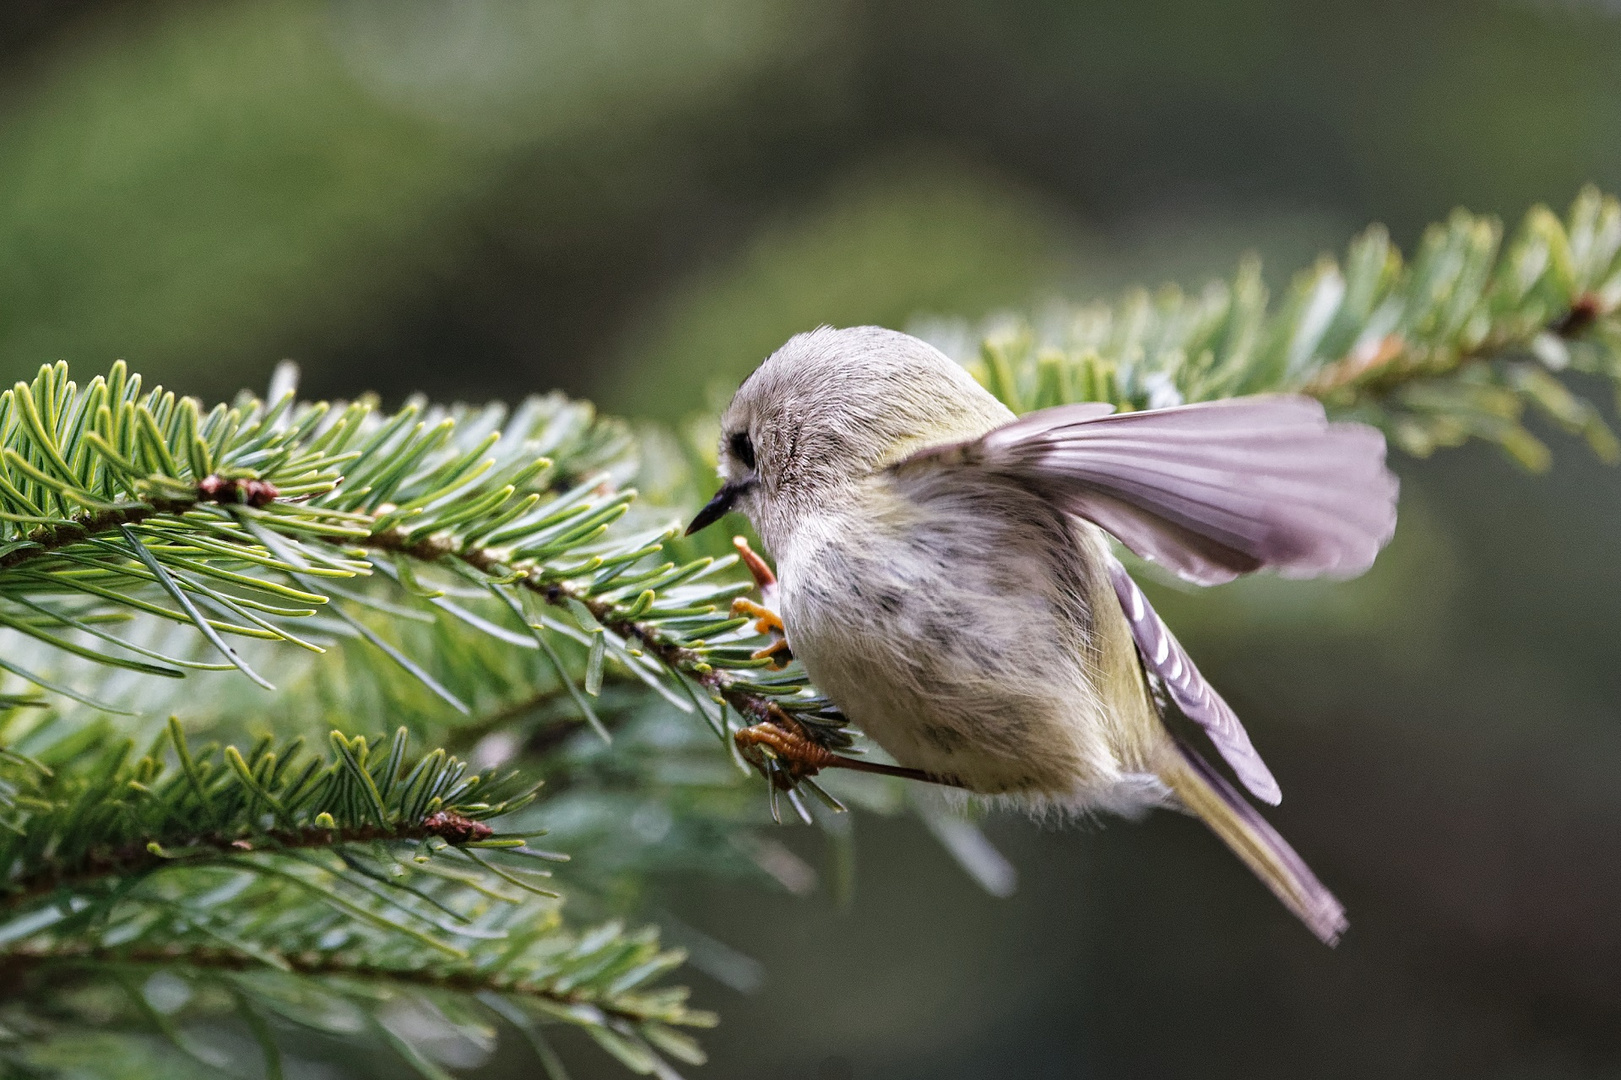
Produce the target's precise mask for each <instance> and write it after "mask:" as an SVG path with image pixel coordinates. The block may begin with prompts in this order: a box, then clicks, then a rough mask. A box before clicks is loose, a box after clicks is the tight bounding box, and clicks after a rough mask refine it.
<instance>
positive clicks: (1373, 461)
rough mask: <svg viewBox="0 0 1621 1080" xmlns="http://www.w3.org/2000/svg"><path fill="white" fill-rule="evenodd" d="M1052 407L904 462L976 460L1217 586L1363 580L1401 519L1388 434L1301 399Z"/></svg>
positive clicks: (1136, 549)
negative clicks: (1257, 577)
mask: <svg viewBox="0 0 1621 1080" xmlns="http://www.w3.org/2000/svg"><path fill="white" fill-rule="evenodd" d="M1106 408H1107V406H1099V405H1096V404H1085V405H1065V406H1059V407H1057V408H1052V409H1042V410H1040V411H1039V412H1034V413H1031V414H1030V415H1028V416H1025V417H1022V418H1020V419H1018V420H1015V421H1013V422H1012V423H1009V424H1006V425H1004V426H1002V427H1000V428H997V429H996V430H994V431H992V432H990V433H989V434H988V435H986V436H984V437H983V438H981V439H978V440H975V441H973V442H970V443H959V444H956V445H954V446H950V447H939V448H934V449H930V450H925V451H922V452H921V453H919V454H916V455H914V456H913V457H911V458H909V459H907V460H906V461H904V462H902V463H901V464H900V465H899V466H897V468H898V469H900V470H902V471H904V470H906V469H909V468H916V467H920V466H924V465H925V464H927V465H933V466H937V467H938V466H947V465H952V464H960V465H973V466H977V467H980V468H984V469H987V470H991V471H993V472H997V473H1001V474H1003V475H1006V476H1008V477H1009V478H1010V479H1012V480H1014V481H1016V482H1018V483H1020V484H1023V485H1025V486H1027V487H1030V488H1032V489H1034V490H1038V491H1041V492H1043V493H1044V494H1047V495H1049V496H1050V497H1051V498H1053V499H1054V500H1055V501H1056V502H1057V503H1058V504H1059V505H1061V506H1063V508H1064V509H1065V510H1067V511H1069V512H1070V513H1072V514H1075V515H1077V516H1079V517H1083V518H1086V519H1087V520H1089V521H1092V522H1094V523H1095V524H1097V525H1099V526H1101V527H1102V528H1104V529H1105V530H1107V531H1108V532H1109V533H1111V534H1113V535H1114V536H1115V537H1116V538H1118V539H1119V540H1120V542H1121V543H1123V544H1125V545H1126V547H1128V548H1130V549H1131V550H1132V551H1134V552H1136V553H1137V554H1138V555H1141V556H1143V557H1144V558H1146V559H1150V560H1152V561H1154V562H1157V563H1160V564H1161V565H1163V566H1165V567H1167V568H1168V569H1170V570H1172V571H1174V572H1176V573H1177V574H1179V575H1180V576H1182V577H1184V578H1187V579H1188V580H1190V581H1195V582H1198V583H1199V584H1202V585H1213V584H1217V583H1219V582H1223V581H1230V580H1232V579H1233V578H1235V577H1237V576H1238V575H1240V574H1247V573H1250V572H1251V571H1254V570H1261V569H1273V570H1276V571H1278V572H1279V573H1281V574H1283V575H1284V576H1286V577H1315V576H1318V575H1329V576H1334V577H1351V576H1354V575H1356V574H1359V573H1361V572H1362V571H1364V570H1366V569H1367V568H1368V567H1369V566H1370V565H1372V563H1373V559H1374V556H1375V555H1376V554H1378V551H1379V549H1380V548H1381V547H1383V546H1384V545H1385V543H1386V542H1387V541H1389V539H1390V537H1391V535H1392V534H1393V533H1394V531H1395V528H1396V492H1397V484H1396V478H1395V477H1394V476H1393V475H1391V473H1390V471H1389V470H1388V469H1387V468H1385V441H1384V436H1383V435H1381V434H1380V433H1379V432H1378V431H1377V430H1375V429H1373V428H1371V427H1368V426H1366V425H1363V424H1344V423H1338V424H1331V423H1329V422H1328V419H1327V417H1326V416H1325V415H1324V413H1323V407H1322V405H1320V404H1319V403H1318V402H1316V401H1314V400H1312V399H1310V398H1306V397H1299V396H1294V395H1271V396H1262V397H1248V398H1232V399H1229V400H1225V401H1213V402H1203V403H1200V404H1196V405H1183V406H1179V407H1177V408H1172V409H1155V410H1149V411H1145V412H1133V413H1121V414H1117V415H1112V416H1109V415H1102V414H1101V410H1102V409H1106Z"/></svg>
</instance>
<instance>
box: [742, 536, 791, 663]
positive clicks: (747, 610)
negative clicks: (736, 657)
mask: <svg viewBox="0 0 1621 1080" xmlns="http://www.w3.org/2000/svg"><path fill="white" fill-rule="evenodd" d="M732 546H733V547H735V548H737V554H738V555H739V557H741V558H742V560H743V565H744V566H746V567H748V571H749V576H750V577H752V578H754V584H755V585H756V586H758V587H759V589H760V600H761V601H762V603H758V604H757V603H755V602H754V601H753V600H747V599H744V598H743V597H738V598H737V599H736V600H733V601H732V614H733V615H747V616H748V617H749V618H751V619H753V620H754V630H755V633H758V634H770V635H772V636H773V637H774V638H775V639H776V640H775V641H773V642H772V643H771V644H770V645H767V646H766V647H765V648H763V649H759V650H757V651H756V652H755V653H754V654H753V656H752V657H751V659H754V660H765V659H767V658H769V659H770V660H771V661H772V662H773V663H774V664H775V665H776V666H777V667H779V668H780V667H785V666H787V664H788V662H789V661H790V660H792V659H793V658H794V654H793V652H792V651H791V650H790V649H789V648H788V635H787V631H785V630H784V629H783V626H782V616H781V615H778V614H777V613H776V612H775V611H773V610H772V609H771V605H772V604H774V603H776V599H777V575H776V574H774V573H772V572H771V567H769V566H767V565H766V561H765V560H764V559H762V558H760V556H759V555H757V554H755V552H754V549H753V548H751V547H749V542H748V541H747V540H746V539H744V538H743V537H741V536H734V537H732Z"/></svg>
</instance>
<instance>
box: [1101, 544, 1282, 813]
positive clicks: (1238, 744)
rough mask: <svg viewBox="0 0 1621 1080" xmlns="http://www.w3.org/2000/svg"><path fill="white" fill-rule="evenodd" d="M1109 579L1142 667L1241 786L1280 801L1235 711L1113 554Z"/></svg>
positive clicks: (1266, 799) (1269, 772)
mask: <svg viewBox="0 0 1621 1080" xmlns="http://www.w3.org/2000/svg"><path fill="white" fill-rule="evenodd" d="M1109 581H1110V583H1111V584H1112V585H1113V586H1114V594H1115V596H1117V597H1119V599H1120V607H1121V610H1123V611H1124V612H1125V613H1126V621H1127V622H1128V623H1130V624H1131V636H1132V638H1133V639H1135V640H1136V642H1137V652H1138V653H1139V654H1140V655H1141V656H1142V658H1143V666H1145V667H1146V668H1148V670H1149V671H1151V672H1153V673H1154V674H1155V675H1157V676H1159V680H1160V682H1161V683H1162V684H1164V686H1165V690H1166V692H1167V693H1168V694H1170V696H1171V700H1172V701H1174V702H1175V703H1176V707H1177V708H1178V709H1180V710H1182V715H1183V716H1186V717H1187V718H1188V719H1189V720H1192V721H1193V722H1194V723H1196V724H1198V725H1199V726H1200V727H1202V728H1204V730H1205V734H1206V735H1209V736H1210V741H1211V743H1212V744H1214V745H1215V747H1216V749H1217V750H1218V751H1220V752H1221V756H1222V757H1223V758H1224V759H1225V760H1226V762H1227V764H1229V765H1231V766H1232V767H1233V772H1234V773H1236V774H1237V775H1238V779H1239V780H1240V781H1242V782H1243V784H1244V786H1245V787H1247V788H1249V789H1250V792H1251V793H1252V794H1253V795H1254V796H1255V797H1256V798H1257V799H1260V800H1261V801H1262V802H1265V803H1268V804H1270V805H1272V806H1276V805H1278V803H1279V802H1280V801H1281V800H1282V799H1283V792H1282V791H1281V790H1280V789H1279V788H1278V782H1277V780H1275V779H1274V778H1273V776H1272V770H1271V769H1268V768H1267V767H1266V762H1264V761H1262V760H1261V755H1260V754H1259V753H1257V752H1256V750H1255V747H1254V745H1253V744H1251V742H1250V737H1249V733H1248V732H1246V731H1245V730H1244V725H1243V724H1242V723H1240V722H1239V719H1238V716H1237V714H1236V713H1234V712H1233V710H1232V707H1231V706H1230V705H1228V704H1227V702H1225V701H1223V700H1222V697H1221V695H1220V694H1218V693H1216V688H1215V687H1213V686H1211V685H1210V684H1209V683H1208V682H1206V681H1205V677H1204V676H1203V675H1201V674H1199V669H1198V668H1196V667H1194V666H1193V661H1192V660H1190V659H1188V654H1187V653H1186V652H1184V651H1183V650H1182V646H1181V644H1180V643H1179V642H1178V641H1177V640H1176V638H1175V637H1173V636H1172V634H1171V630H1170V628H1169V627H1168V626H1166V625H1165V621H1164V620H1163V619H1161V618H1160V617H1159V614H1158V613H1157V612H1155V610H1154V609H1153V608H1152V607H1151V606H1150V605H1149V603H1148V597H1146V596H1144V595H1143V591H1142V590H1141V589H1139V588H1138V587H1137V583H1136V582H1135V581H1133V580H1131V575H1130V574H1128V573H1127V572H1126V568H1125V567H1124V566H1121V565H1120V563H1119V561H1118V560H1116V559H1113V558H1111V559H1110V560H1109Z"/></svg>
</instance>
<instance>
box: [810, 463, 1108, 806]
mask: <svg viewBox="0 0 1621 1080" xmlns="http://www.w3.org/2000/svg"><path fill="white" fill-rule="evenodd" d="M1022 494H1023V493H1017V492H1016V493H1012V494H1011V495H1010V493H1008V492H1006V491H1000V490H999V491H995V492H992V493H990V494H989V495H986V494H985V493H981V492H965V493H961V495H960V497H951V493H948V496H947V497H941V498H935V499H924V500H915V499H914V500H907V501H902V502H889V503H881V504H880V505H879V506H878V507H876V508H874V507H869V508H867V509H866V512H858V513H841V514H838V515H830V516H828V517H827V518H825V519H823V520H811V519H807V520H806V521H804V522H802V523H801V527H800V528H798V529H796V535H795V537H794V540H793V542H792V543H790V544H789V545H787V546H786V547H785V548H784V550H783V551H782V552H781V553H780V554H779V557H778V572H779V575H780V582H781V593H780V595H779V601H780V604H781V607H782V615H783V619H784V623H785V625H786V628H787V633H788V639H789V643H790V645H791V646H792V648H793V651H794V654H795V655H796V656H797V657H799V658H800V660H801V661H802V662H803V663H804V665H805V667H806V670H807V672H808V673H809V675H810V676H811V678H812V680H813V681H814V682H815V683H816V685H817V686H818V688H820V689H821V690H822V692H824V693H825V694H827V695H828V696H829V697H830V698H831V699H832V700H833V701H834V702H835V703H836V704H837V705H838V706H839V707H840V708H841V709H842V710H843V711H844V712H845V714H846V715H847V716H849V717H850V718H851V719H852V720H854V721H855V722H856V723H857V724H858V725H859V726H860V727H861V728H862V729H863V731H865V732H866V734H867V735H869V736H870V737H871V738H872V739H873V740H874V741H876V742H877V743H878V744H879V745H880V746H882V747H883V748H884V749H885V750H887V751H888V752H889V753H890V754H891V755H892V756H894V757H895V758H896V760H898V761H899V762H901V763H902V764H905V765H909V766H912V767H915V768H921V769H925V770H927V771H929V772H932V773H936V774H940V775H948V776H952V777H955V778H957V779H959V780H961V781H963V782H965V783H967V784H968V785H969V786H970V787H972V788H973V789H975V790H980V791H987V792H1006V791H1024V790H1032V789H1044V790H1045V789H1056V788H1064V787H1069V786H1073V784H1074V783H1075V782H1076V777H1077V776H1078V775H1081V774H1086V773H1095V772H1097V771H1098V770H1099V769H1100V768H1101V769H1104V770H1105V771H1107V769H1108V768H1109V764H1108V762H1109V760H1112V757H1111V753H1110V751H1108V749H1107V747H1105V746H1103V745H1102V742H1100V738H1101V736H1099V737H1093V735H1091V734H1089V732H1090V733H1096V732H1100V731H1103V730H1104V729H1105V728H1106V727H1107V726H1108V725H1107V724H1104V723H1102V722H1101V721H1100V716H1101V714H1102V713H1103V712H1104V711H1105V710H1106V705H1105V703H1104V702H1103V701H1102V698H1101V694H1100V678H1099V674H1100V673H1099V672H1098V671H1097V670H1096V669H1095V665H1094V663H1093V660H1094V658H1095V657H1096V655H1097V651H1096V648H1095V646H1094V642H1093V640H1092V626H1093V622H1094V615H1095V608H1096V605H1097V603H1098V602H1099V600H1100V598H1102V597H1103V593H1102V592H1100V589H1099V584H1100V582H1102V578H1101V572H1100V566H1101V563H1100V561H1099V556H1100V554H1101V549H1100V548H1099V547H1098V546H1097V543H1096V542H1095V541H1094V538H1092V537H1090V536H1088V535H1087V534H1086V533H1085V532H1084V530H1085V529H1089V528H1090V527H1089V526H1081V525H1080V524H1079V523H1077V522H1073V521H1071V520H1070V519H1068V518H1065V517H1063V516H1062V515H1058V514H1054V513H1053V512H1051V511H1050V510H1048V509H1047V508H1046V507H1045V506H1043V505H1041V504H1040V503H1039V501H1037V500H1036V499H1034V497H1028V496H1027V497H1020V496H1022ZM1103 584H1104V587H1106V583H1103ZM1107 602H1109V603H1112V602H1113V600H1112V594H1110V595H1109V596H1108V598H1107ZM1103 741H1107V740H1106V739H1105V740H1103ZM1089 760H1090V763H1089Z"/></svg>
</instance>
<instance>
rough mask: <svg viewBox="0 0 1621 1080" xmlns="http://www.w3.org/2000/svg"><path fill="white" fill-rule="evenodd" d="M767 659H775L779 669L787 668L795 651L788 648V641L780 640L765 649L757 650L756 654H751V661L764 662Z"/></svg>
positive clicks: (785, 639)
mask: <svg viewBox="0 0 1621 1080" xmlns="http://www.w3.org/2000/svg"><path fill="white" fill-rule="evenodd" d="M767 657H771V658H773V659H775V660H776V661H777V667H779V668H783V667H787V666H788V661H790V660H792V659H793V658H794V654H793V651H792V650H791V649H789V648H788V639H787V638H778V639H777V640H776V641H773V642H772V643H771V644H769V645H767V646H766V647H765V648H763V649H756V650H755V651H754V652H751V653H749V659H750V660H764V659H766V658H767Z"/></svg>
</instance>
